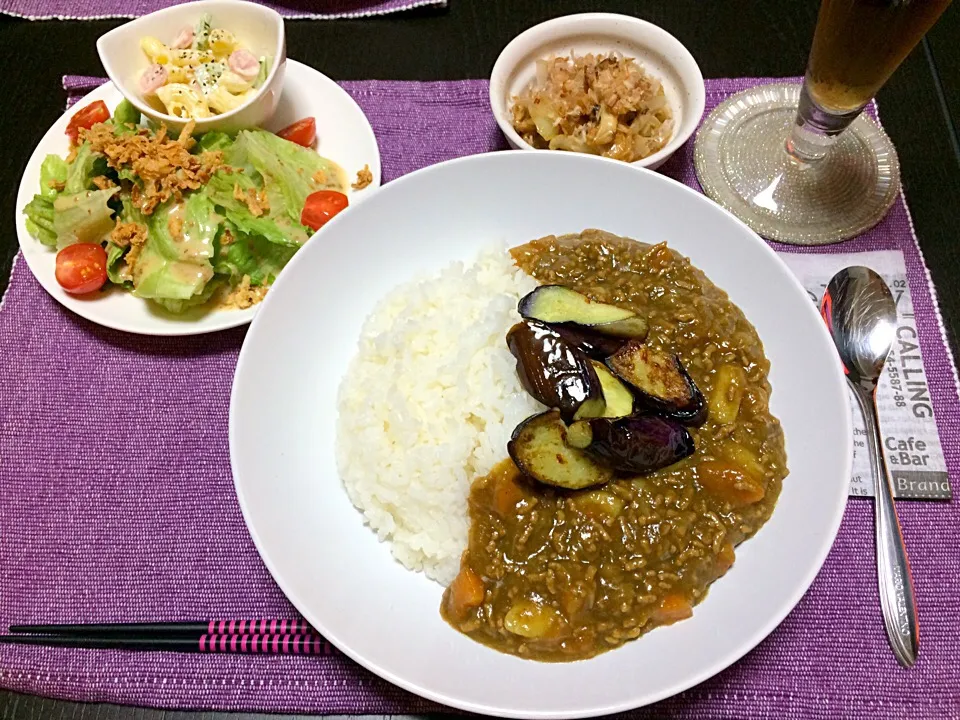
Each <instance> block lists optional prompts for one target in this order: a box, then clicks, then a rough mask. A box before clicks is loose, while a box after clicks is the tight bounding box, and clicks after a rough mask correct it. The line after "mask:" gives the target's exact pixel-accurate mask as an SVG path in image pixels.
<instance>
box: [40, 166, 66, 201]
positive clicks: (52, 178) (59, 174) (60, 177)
mask: <svg viewBox="0 0 960 720" xmlns="http://www.w3.org/2000/svg"><path fill="white" fill-rule="evenodd" d="M67 170H68V166H67V161H66V160H64V159H63V158H62V157H60V156H59V155H47V156H46V157H45V158H44V159H43V164H42V165H40V194H41V195H42V196H43V197H46V198H51V199H53V198H55V197H56V196H57V193H59V192H60V191H59V190H57V189H56V188H54V187H51V186H50V183H52V182H57V183H65V182H66V181H67Z"/></svg>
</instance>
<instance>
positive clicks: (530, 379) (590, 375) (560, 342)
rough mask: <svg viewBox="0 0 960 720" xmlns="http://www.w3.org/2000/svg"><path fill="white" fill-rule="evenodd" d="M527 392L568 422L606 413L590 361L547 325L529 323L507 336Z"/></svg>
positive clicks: (511, 329) (597, 379) (599, 386)
mask: <svg viewBox="0 0 960 720" xmlns="http://www.w3.org/2000/svg"><path fill="white" fill-rule="evenodd" d="M507 347H508V348H510V352H511V353H513V356H514V357H515V358H516V359H517V375H518V376H519V377H520V382H521V383H522V384H523V387H524V389H525V390H526V391H527V392H528V393H530V394H531V395H532V396H533V397H534V398H535V399H536V400H538V401H540V402H541V403H543V404H544V405H546V406H547V407H551V408H557V409H558V410H559V411H560V414H561V416H562V417H563V419H564V420H565V421H567V422H571V421H573V420H574V419H579V418H581V417H599V416H600V415H602V414H603V408H604V400H603V388H602V386H601V385H600V379H599V378H598V377H597V372H596V370H594V369H593V366H592V365H591V364H590V359H589V358H588V357H587V356H586V355H584V354H583V353H582V352H580V351H579V350H577V349H576V348H575V347H574V346H573V345H570V344H569V343H567V342H566V341H565V340H564V339H563V338H562V337H561V336H560V334H559V333H558V332H557V331H556V330H554V329H553V328H551V327H550V326H549V325H545V324H544V323H540V322H536V321H531V320H527V321H525V322H521V323H517V324H516V325H514V326H513V327H512V328H510V332H508V333H507Z"/></svg>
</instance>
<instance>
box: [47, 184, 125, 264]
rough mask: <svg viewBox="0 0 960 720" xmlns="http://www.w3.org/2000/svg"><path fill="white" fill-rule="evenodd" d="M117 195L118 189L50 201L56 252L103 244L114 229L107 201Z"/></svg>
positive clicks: (64, 193) (111, 211)
mask: <svg viewBox="0 0 960 720" xmlns="http://www.w3.org/2000/svg"><path fill="white" fill-rule="evenodd" d="M119 191H120V188H118V187H112V188H109V189H107V190H88V191H87V192H80V193H75V194H72V195H70V194H67V193H66V192H63V193H61V194H60V195H58V196H57V198H56V199H55V200H54V201H53V230H54V231H55V232H56V234H57V237H56V240H57V249H58V250H62V249H63V248H65V247H66V246H67V245H73V244H74V243H78V242H90V243H98V242H100V241H101V240H103V238H104V236H105V235H106V234H107V233H109V232H110V231H111V230H112V229H113V210H112V209H111V208H110V206H109V205H108V204H107V201H108V200H110V198H112V197H113V196H114V195H115V194H116V193H117V192H119ZM28 207H29V206H28ZM31 219H33V218H31ZM34 222H35V223H36V222H37V221H36V220H34Z"/></svg>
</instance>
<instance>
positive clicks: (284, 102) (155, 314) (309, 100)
mask: <svg viewBox="0 0 960 720" xmlns="http://www.w3.org/2000/svg"><path fill="white" fill-rule="evenodd" d="M122 99H123V96H122V95H121V94H120V91H119V90H117V89H116V87H114V85H113V84H112V83H106V84H105V85H101V86H100V87H98V88H97V89H96V90H94V91H93V92H91V93H90V94H89V95H87V96H86V97H84V98H83V99H82V100H80V101H79V102H78V103H77V104H76V105H75V106H74V107H73V108H71V109H70V110H68V111H67V112H66V113H64V114H63V116H61V118H60V119H59V120H57V121H56V122H55V123H54V124H53V127H51V128H50V129H49V130H48V131H47V134H46V135H44V136H43V139H42V140H41V141H40V144H39V145H38V146H37V149H36V150H34V152H33V155H31V156H30V161H29V162H28V163H27V168H26V170H25V171H24V173H23V179H22V180H21V181H20V191H19V193H18V195H17V208H16V224H17V237H18V238H19V240H20V250H21V252H22V253H23V257H24V259H25V260H26V261H27V265H28V266H29V268H30V270H31V272H33V275H34V277H36V278H37V280H38V281H39V282H40V284H41V285H42V286H43V287H44V289H45V290H46V291H47V292H48V293H50V295H51V296H53V298H54V299H55V300H57V302H59V303H60V304H61V305H63V306H64V307H66V308H68V309H69V310H72V311H73V312H75V313H77V315H80V316H81V317H84V318H86V319H87V320H90V321H91V322H95V323H97V324H98V325H104V326H106V327H109V328H114V329H115V330H123V331H126V332H132V333H140V334H142V335H198V334H201V333H208V332H213V331H216V330H224V329H226V328H232V327H236V326H238V325H245V324H246V323H248V322H250V320H252V319H253V317H254V315H256V314H257V311H258V309H259V307H258V306H256V305H255V306H254V307H252V308H249V309H247V310H212V311H202V310H192V311H190V312H188V313H184V314H183V315H180V316H178V315H174V314H172V313H168V312H165V311H164V310H162V309H161V308H159V307H158V306H156V305H155V304H154V303H150V302H147V301H146V300H141V299H140V298H138V297H134V296H133V295H132V294H130V293H129V292H126V291H123V290H120V289H117V288H113V289H112V290H110V291H109V292H106V293H104V294H96V295H95V296H94V297H90V298H84V297H74V296H72V295H69V294H68V293H66V292H64V290H63V288H61V287H60V285H59V284H58V283H57V280H56V278H55V277H54V269H55V264H56V252H55V251H54V250H52V249H50V248H48V247H46V246H44V245H43V244H41V243H40V242H39V241H38V240H36V239H34V238H33V237H31V235H30V233H28V232H27V228H26V224H25V220H26V216H25V215H24V214H23V213H22V212H21V211H22V209H23V207H24V206H25V205H26V204H27V203H28V202H30V200H31V198H33V196H34V195H35V194H36V193H37V192H38V191H39V189H40V165H41V163H42V162H43V159H44V158H45V157H46V156H47V155H50V154H55V155H60V156H65V155H66V154H67V152H68V150H69V142H68V140H67V136H66V135H64V130H66V127H67V124H68V123H69V122H70V118H71V117H72V116H73V114H74V113H75V112H76V111H77V109H79V108H81V107H83V106H84V105H87V104H89V103H91V102H93V101H95V100H103V101H104V102H105V103H106V104H107V107H109V108H110V109H111V111H112V110H113V108H114V107H116V105H117V104H118V103H119V102H120V101H121V100H122ZM311 115H312V116H313V117H315V118H316V120H317V147H316V149H317V152H319V153H320V154H321V155H323V156H324V157H327V158H329V159H331V160H333V161H334V162H336V163H338V164H339V165H340V166H341V167H342V168H343V169H344V171H345V172H346V173H347V177H348V178H351V182H352V179H353V178H356V173H357V171H358V170H360V169H361V168H362V167H363V166H364V165H369V166H370V172H372V173H373V183H372V184H371V185H370V186H369V187H367V188H365V189H364V190H360V191H354V190H353V189H352V188H351V189H348V190H347V195H348V196H349V198H350V204H351V205H355V204H357V203H359V202H360V201H362V200H364V199H365V198H367V197H368V196H369V195H372V194H373V192H374V190H375V188H377V187H379V186H380V151H379V149H378V148H377V139H376V138H375V137H374V135H373V128H371V127H370V123H369V121H368V120H367V118H366V116H365V115H364V114H363V111H362V110H361V109H360V106H359V105H357V103H356V102H354V100H353V98H351V97H350V96H349V95H348V94H347V93H346V91H345V90H343V89H342V88H341V87H340V86H339V85H337V84H336V83H335V82H334V81H333V80H331V79H330V78H328V77H327V76H326V75H324V74H323V73H320V72H318V71H316V70H314V69H313V68H311V67H308V66H307V65H304V64H302V63H298V62H296V61H295V60H287V72H286V80H285V83H284V88H283V95H282V96H281V98H280V104H279V106H278V107H277V112H276V115H274V117H273V120H272V121H271V123H270V125H269V126H268V128H267V129H269V130H279V129H280V128H283V127H286V126H287V125H289V124H290V123H292V122H294V121H295V120H299V119H300V118H302V117H307V116H311Z"/></svg>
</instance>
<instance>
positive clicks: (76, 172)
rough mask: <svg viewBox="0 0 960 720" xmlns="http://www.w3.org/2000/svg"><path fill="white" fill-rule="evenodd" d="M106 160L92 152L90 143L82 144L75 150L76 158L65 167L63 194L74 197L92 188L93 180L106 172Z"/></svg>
mask: <svg viewBox="0 0 960 720" xmlns="http://www.w3.org/2000/svg"><path fill="white" fill-rule="evenodd" d="M107 169H108V168H107V159H106V158H105V157H104V156H103V155H101V154H100V153H98V152H94V151H93V148H91V147H90V143H88V142H84V143H83V145H81V146H80V147H79V148H78V149H77V156H76V158H74V160H73V162H72V163H70V164H69V165H68V166H67V176H66V178H65V181H66V185H65V186H64V188H63V192H64V193H66V194H67V195H76V194H77V193H82V192H83V191H84V190H89V189H90V188H92V187H93V186H94V185H93V179H94V178H95V177H97V176H98V175H104V174H106V172H107Z"/></svg>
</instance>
